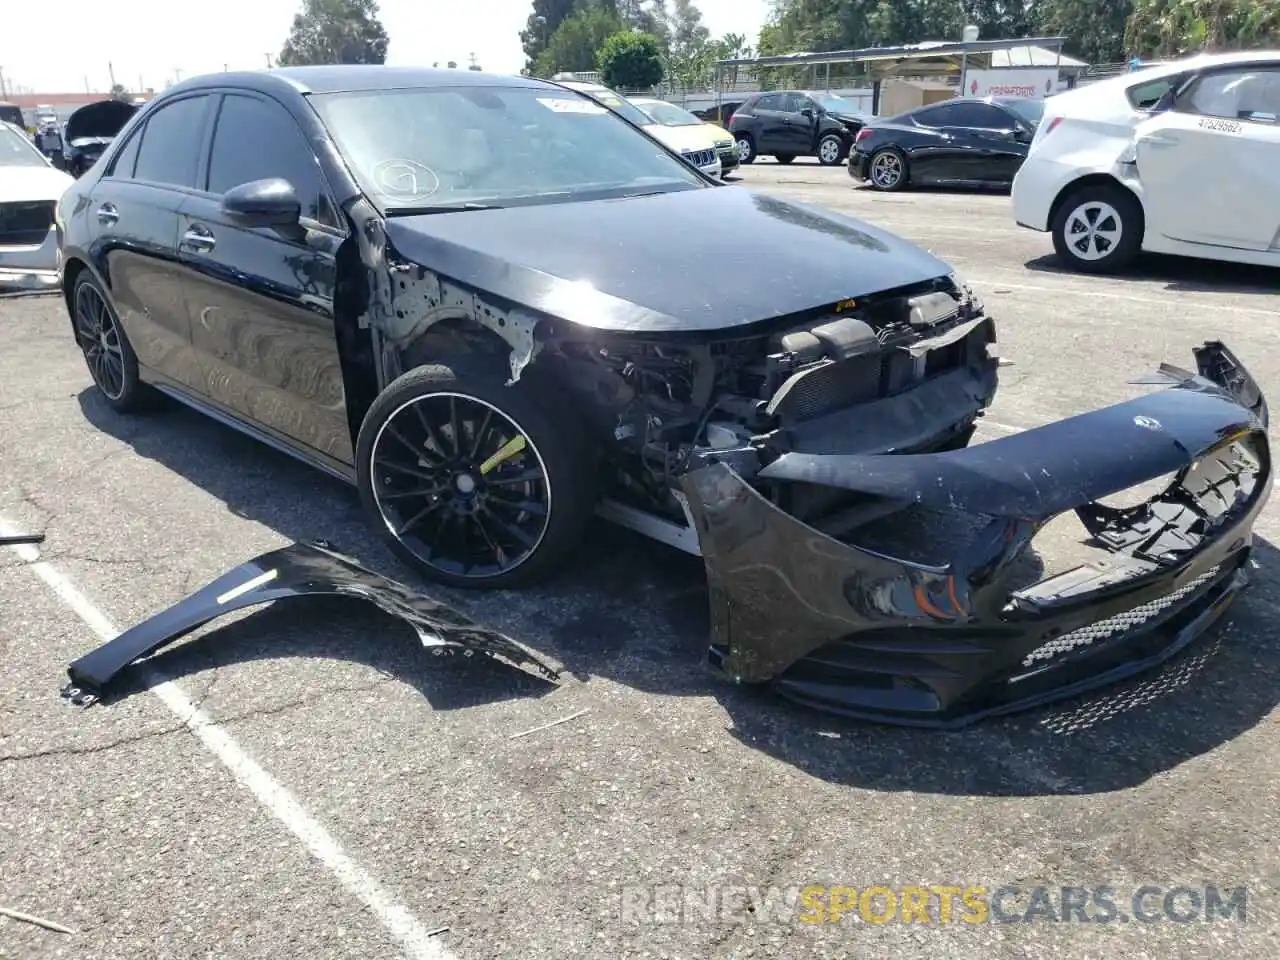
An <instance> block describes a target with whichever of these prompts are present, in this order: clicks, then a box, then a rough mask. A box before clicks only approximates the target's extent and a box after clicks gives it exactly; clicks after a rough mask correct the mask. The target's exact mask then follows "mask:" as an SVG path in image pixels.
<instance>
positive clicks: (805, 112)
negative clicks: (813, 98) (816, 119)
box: [800, 107, 813, 120]
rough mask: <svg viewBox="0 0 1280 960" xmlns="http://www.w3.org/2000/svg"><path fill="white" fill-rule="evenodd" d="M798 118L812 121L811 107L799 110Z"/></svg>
mask: <svg viewBox="0 0 1280 960" xmlns="http://www.w3.org/2000/svg"><path fill="white" fill-rule="evenodd" d="M800 116H802V117H808V118H809V119H810V120H812V119H813V107H805V108H804V109H803V110H801V111H800Z"/></svg>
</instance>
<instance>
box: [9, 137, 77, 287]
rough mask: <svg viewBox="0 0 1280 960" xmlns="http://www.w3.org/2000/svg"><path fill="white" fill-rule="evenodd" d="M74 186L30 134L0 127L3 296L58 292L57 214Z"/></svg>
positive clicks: (67, 175)
mask: <svg viewBox="0 0 1280 960" xmlns="http://www.w3.org/2000/svg"><path fill="white" fill-rule="evenodd" d="M73 183H75V180H74V178H72V177H71V176H70V174H67V173H63V172H62V171H61V170H58V169H56V168H55V167H54V166H53V164H51V163H50V162H49V161H48V160H47V159H45V156H44V154H42V153H41V152H40V151H39V150H37V149H36V147H35V145H34V144H33V143H32V142H31V141H30V140H29V139H28V138H27V135H26V133H24V132H23V131H22V130H20V129H18V128H17V127H15V126H13V125H12V124H9V123H0V290H7V289H11V288H18V289H25V290H31V289H37V290H38V289H42V288H50V287H56V286H57V284H58V237H57V234H56V231H55V229H54V219H53V218H54V211H55V210H56V209H57V205H58V201H59V200H60V199H62V194H63V193H65V192H66V189H67V187H69V186H71V185H72V184H73Z"/></svg>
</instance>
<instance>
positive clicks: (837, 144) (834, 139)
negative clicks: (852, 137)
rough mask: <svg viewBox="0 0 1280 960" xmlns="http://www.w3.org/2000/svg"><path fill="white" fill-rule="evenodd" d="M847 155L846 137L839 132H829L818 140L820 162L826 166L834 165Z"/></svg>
mask: <svg viewBox="0 0 1280 960" xmlns="http://www.w3.org/2000/svg"><path fill="white" fill-rule="evenodd" d="M844 157H845V146H844V138H843V137H841V136H840V134H838V133H828V134H827V135H826V136H824V137H823V138H822V139H821V140H819V141H818V162H819V163H820V164H822V165H823V166H824V167H834V166H836V165H838V164H839V163H840V161H842V160H843V159H844Z"/></svg>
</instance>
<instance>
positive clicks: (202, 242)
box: [182, 227, 217, 253]
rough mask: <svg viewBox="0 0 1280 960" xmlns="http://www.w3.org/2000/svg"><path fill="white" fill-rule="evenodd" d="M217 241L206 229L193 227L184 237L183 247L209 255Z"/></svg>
mask: <svg viewBox="0 0 1280 960" xmlns="http://www.w3.org/2000/svg"><path fill="white" fill-rule="evenodd" d="M216 244H217V241H216V240H215V239H214V237H213V234H212V233H210V232H209V230H208V229H207V228H206V227H191V228H190V229H189V230H187V232H186V233H184V234H183V235H182V245H183V246H184V247H190V248H191V249H192V250H195V251H197V252H199V253H208V252H209V251H210V250H212V249H213V248H214V246H215V245H216Z"/></svg>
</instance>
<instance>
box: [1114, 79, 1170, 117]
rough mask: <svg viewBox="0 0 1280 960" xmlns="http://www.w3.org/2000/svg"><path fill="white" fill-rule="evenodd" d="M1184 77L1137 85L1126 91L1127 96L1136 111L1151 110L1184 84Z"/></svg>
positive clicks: (1149, 81)
mask: <svg viewBox="0 0 1280 960" xmlns="http://www.w3.org/2000/svg"><path fill="white" fill-rule="evenodd" d="M1182 79H1183V75H1182V74H1178V75H1177V76H1174V77H1160V78H1159V79H1158V80H1148V81H1147V82H1146V83H1135V84H1134V85H1133V86H1132V87H1128V88H1127V89H1126V90H1125V92H1124V93H1125V96H1126V97H1128V98H1129V103H1130V104H1131V105H1132V106H1133V108H1134V109H1135V110H1150V109H1151V108H1152V107H1154V106H1155V105H1156V104H1157V103H1159V102H1160V101H1161V100H1163V99H1164V95H1165V94H1166V93H1168V92H1169V91H1170V90H1172V89H1173V88H1174V87H1176V86H1178V84H1180V83H1181V82H1182Z"/></svg>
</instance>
